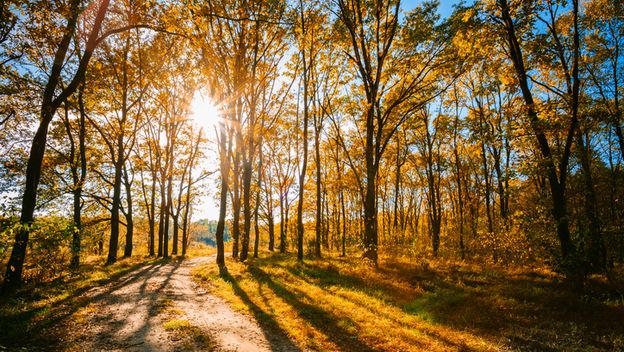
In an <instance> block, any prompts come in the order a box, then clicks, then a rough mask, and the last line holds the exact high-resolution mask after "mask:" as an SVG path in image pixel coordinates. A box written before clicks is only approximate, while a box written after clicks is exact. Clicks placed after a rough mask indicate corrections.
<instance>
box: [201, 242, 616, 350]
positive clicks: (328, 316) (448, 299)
mask: <svg viewBox="0 0 624 352" xmlns="http://www.w3.org/2000/svg"><path fill="white" fill-rule="evenodd" d="M227 267H228V269H227V271H223V272H221V273H219V271H218V269H217V268H216V267H215V266H214V265H208V266H205V267H202V268H198V269H197V270H196V271H195V275H196V277H198V278H199V279H200V280H201V281H203V282H205V284H206V285H208V286H209V287H211V290H212V291H213V292H214V293H216V294H218V295H220V296H222V297H224V298H225V299H227V300H228V301H229V302H230V303H231V304H232V305H233V306H234V307H235V308H237V309H239V310H241V311H243V312H246V313H248V314H251V315H253V316H254V317H255V318H256V319H257V320H258V321H259V322H260V323H261V324H263V325H265V327H267V328H269V329H271V330H273V331H275V332H276V333H283V334H286V335H288V336H289V337H290V338H292V339H293V340H294V341H295V342H296V343H298V344H299V345H300V347H302V348H305V349H312V350H319V351H324V350H331V351H333V350H344V351H371V350H386V351H407V350H413V351H420V350H428V351H448V350H471V351H491V350H501V349H512V350H554V351H571V350H583V351H584V350H622V349H624V307H623V303H624V302H622V300H621V298H620V299H619V300H618V298H617V295H614V294H613V292H612V291H610V289H608V288H607V287H606V286H605V285H604V284H601V283H600V282H594V283H593V284H592V285H590V286H589V287H588V290H587V291H586V293H585V294H578V293H576V292H574V291H572V290H571V289H569V288H568V287H567V286H566V285H565V284H564V283H563V282H562V281H561V278H560V277H559V276H558V275H556V274H554V273H552V272H549V271H547V270H531V269H527V268H512V269H509V268H501V267H493V266H488V267H479V266H476V265H469V264H464V263H455V262H448V261H420V262H418V263H415V262H413V261H409V260H407V259H406V258H393V259H390V258H384V259H383V260H382V261H381V264H380V266H379V268H377V269H375V268H372V267H370V266H369V265H367V264H366V263H364V262H360V260H359V259H354V258H346V259H342V258H331V259H322V260H306V261H305V262H304V263H298V262H297V261H296V259H295V258H294V257H293V256H292V255H277V254H276V255H272V256H269V257H268V258H264V259H257V260H255V261H250V262H249V263H247V264H241V263H238V262H236V261H234V260H232V259H229V258H228V261H227Z"/></svg>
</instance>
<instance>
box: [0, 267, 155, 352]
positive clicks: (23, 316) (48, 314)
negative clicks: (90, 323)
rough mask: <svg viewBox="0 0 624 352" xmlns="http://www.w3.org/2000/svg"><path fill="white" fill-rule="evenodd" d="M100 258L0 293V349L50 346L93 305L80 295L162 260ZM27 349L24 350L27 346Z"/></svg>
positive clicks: (90, 311)
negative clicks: (52, 277)
mask: <svg viewBox="0 0 624 352" xmlns="http://www.w3.org/2000/svg"><path fill="white" fill-rule="evenodd" d="M103 260H104V259H103V258H102V257H89V258H86V259H85V260H84V264H83V265H81V267H80V270H78V271H66V272H64V273H63V274H62V275H61V276H60V277H59V278H57V279H55V280H53V281H50V282H45V283H36V284H28V285H26V286H24V287H23V288H21V289H20V290H18V291H16V292H14V293H12V294H10V295H5V296H0V350H2V348H3V347H4V348H9V349H11V348H12V346H23V345H24V344H28V346H30V347H28V348H38V347H39V346H48V348H49V349H51V348H52V347H50V346H55V343H56V342H58V338H57V337H58V336H57V335H58V334H61V335H62V334H64V332H62V329H63V325H64V324H66V323H67V322H69V321H74V322H75V321H78V322H80V321H81V320H82V319H84V316H85V315H86V314H90V313H92V310H93V309H94V307H93V306H92V305H90V304H89V301H88V300H87V299H85V298H84V297H83V296H81V295H82V294H83V293H84V292H86V291H87V290H89V289H90V288H92V287H96V286H100V285H103V284H105V283H106V282H109V281H111V280H115V279H116V278H119V277H121V276H123V275H124V274H126V273H128V272H131V271H133V270H135V269H137V268H140V267H143V266H146V265H149V264H156V263H159V262H162V261H164V260H163V259H154V258H148V257H142V256H135V257H131V258H126V259H120V260H119V261H118V262H116V263H115V264H113V265H103V264H102V263H103ZM28 348H27V349H28Z"/></svg>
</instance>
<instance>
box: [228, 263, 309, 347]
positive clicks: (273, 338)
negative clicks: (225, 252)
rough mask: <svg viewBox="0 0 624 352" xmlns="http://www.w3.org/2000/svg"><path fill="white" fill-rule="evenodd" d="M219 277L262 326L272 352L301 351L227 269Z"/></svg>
mask: <svg viewBox="0 0 624 352" xmlns="http://www.w3.org/2000/svg"><path fill="white" fill-rule="evenodd" d="M219 275H220V276H221V278H222V279H223V280H224V281H226V282H228V283H229V284H230V285H231V286H232V289H233V290H234V293H235V294H236V295H237V296H238V297H239V298H240V299H241V300H242V301H243V302H244V303H245V305H246V306H247V307H248V308H249V310H250V311H251V313H252V315H253V316H254V318H255V319H256V321H257V322H258V323H259V324H260V327H261V329H262V332H263V333H264V336H265V337H266V339H267V340H268V341H269V344H270V345H271V350H272V351H281V350H283V351H293V352H296V351H300V349H299V347H297V346H296V345H295V344H294V343H293V342H292V341H291V340H290V338H289V337H288V334H287V333H286V332H285V331H284V330H283V329H282V328H281V327H280V326H279V324H278V323H277V321H275V319H273V318H272V317H271V314H269V313H266V312H265V311H263V310H262V309H261V308H260V307H259V306H258V305H256V304H255V303H254V302H253V301H252V300H251V299H250V298H249V295H248V294H247V293H246V292H245V290H243V289H242V288H241V287H240V285H239V284H238V282H237V281H236V278H234V277H233V276H232V275H231V274H230V273H229V272H228V270H227V268H226V267H221V268H219Z"/></svg>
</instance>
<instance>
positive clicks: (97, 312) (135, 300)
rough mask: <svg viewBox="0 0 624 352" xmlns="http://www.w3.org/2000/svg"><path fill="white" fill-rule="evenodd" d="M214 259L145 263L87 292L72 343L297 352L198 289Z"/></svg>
mask: <svg viewBox="0 0 624 352" xmlns="http://www.w3.org/2000/svg"><path fill="white" fill-rule="evenodd" d="M207 262H212V263H213V262H214V257H201V258H193V259H188V260H184V261H171V262H168V263H160V264H153V265H149V266H146V267H143V268H140V269H137V270H135V271H133V272H130V273H129V274H127V275H125V276H123V277H121V278H120V279H119V280H116V281H115V282H112V283H110V284H108V285H105V286H102V287H98V288H95V289H93V290H91V291H89V292H88V293H87V295H88V297H89V300H90V303H89V305H87V306H86V307H85V308H84V309H83V312H82V314H81V315H80V319H81V320H82V321H80V322H79V323H76V324H75V326H76V327H77V331H76V330H75V331H74V333H75V334H76V336H74V337H73V338H72V339H71V340H72V341H73V343H74V348H75V349H78V350H83V351H201V350H208V351H213V350H214V351H298V350H299V349H298V348H297V347H296V345H294V344H293V343H292V342H291V341H290V340H288V339H287V338H286V337H284V336H279V335H276V334H273V333H272V332H270V331H268V330H266V329H264V328H263V327H261V326H260V325H259V324H258V323H257V322H256V321H255V320H254V319H253V318H252V317H249V316H246V315H243V314H241V313H239V312H236V311H234V310H232V309H231V308H230V307H229V306H228V304H227V303H226V302H225V301H224V300H222V299H220V298H218V297H215V296H214V295H211V294H210V293H208V292H207V291H206V290H205V289H203V288H201V287H200V286H199V285H197V284H196V283H195V282H194V281H193V278H192V277H191V269H192V268H193V267H195V266H198V265H201V264H204V263H207Z"/></svg>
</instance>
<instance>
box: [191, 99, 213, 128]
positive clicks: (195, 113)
mask: <svg viewBox="0 0 624 352" xmlns="http://www.w3.org/2000/svg"><path fill="white" fill-rule="evenodd" d="M190 112H191V118H192V119H193V122H194V123H195V125H197V126H198V127H200V128H202V129H204V130H205V132H207V133H211V132H212V130H213V129H214V127H215V126H216V125H217V124H218V123H219V119H220V112H219V109H218V108H217V107H216V106H215V104H214V103H213V102H212V101H211V100H210V98H208V97H205V96H204V95H203V94H201V92H196V93H195V95H194V96H193V100H192V101H191V111H190Z"/></svg>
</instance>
